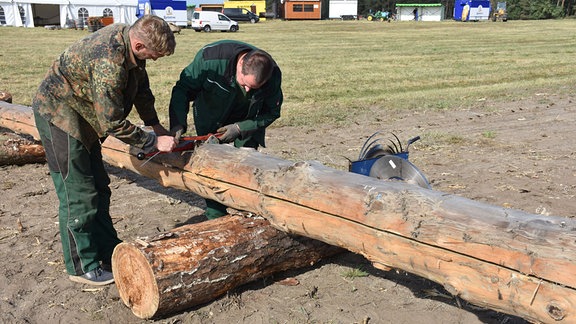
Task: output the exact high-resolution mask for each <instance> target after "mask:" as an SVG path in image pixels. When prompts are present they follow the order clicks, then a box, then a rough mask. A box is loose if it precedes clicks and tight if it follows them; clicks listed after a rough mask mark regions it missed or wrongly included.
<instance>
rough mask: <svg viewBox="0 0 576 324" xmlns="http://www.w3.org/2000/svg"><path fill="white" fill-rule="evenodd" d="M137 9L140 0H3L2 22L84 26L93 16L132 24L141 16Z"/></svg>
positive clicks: (0, 2) (29, 25)
mask: <svg viewBox="0 0 576 324" xmlns="http://www.w3.org/2000/svg"><path fill="white" fill-rule="evenodd" d="M137 9H138V0H22V1H18V0H0V25H4V26H15V27H21V26H24V27H35V26H46V25H57V26H60V27H62V28H69V27H75V26H76V27H80V28H84V27H85V26H86V25H87V20H88V17H91V16H100V17H103V16H104V17H113V18H114V22H115V23H127V24H132V23H134V22H135V21H136V19H138V17H136V13H137Z"/></svg>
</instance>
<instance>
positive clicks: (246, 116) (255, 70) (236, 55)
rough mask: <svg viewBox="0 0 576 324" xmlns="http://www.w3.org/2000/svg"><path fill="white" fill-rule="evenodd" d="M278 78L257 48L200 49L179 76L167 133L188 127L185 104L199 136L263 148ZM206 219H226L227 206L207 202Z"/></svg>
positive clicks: (226, 44) (226, 43)
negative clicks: (170, 130) (213, 136)
mask: <svg viewBox="0 0 576 324" xmlns="http://www.w3.org/2000/svg"><path fill="white" fill-rule="evenodd" d="M281 82H282V73H281V72H280V68H279V67H278V66H277V65H276V62H274V60H273V59H272V57H270V55H269V54H268V53H266V52H264V51H262V50H260V49H257V48H256V47H254V46H252V45H249V44H246V43H242V42H238V41H230V40H223V41H218V42H215V43H212V44H209V45H206V46H204V48H202V49H201V50H200V51H199V52H198V53H197V54H196V57H195V58H194V60H193V61H192V63H190V65H188V66H187V67H186V68H184V70H183V71H182V73H181V74H180V79H179V80H178V81H177V82H176V85H174V87H173V88H172V98H171V100H170V127H171V129H178V128H182V129H183V130H184V132H185V131H186V128H187V116H188V112H189V109H190V102H191V101H194V103H193V116H194V126H195V128H196V133H197V134H198V135H206V134H209V133H216V132H218V133H223V135H222V137H221V138H220V142H223V143H234V146H236V147H252V148H258V146H265V142H264V137H265V129H266V127H268V126H269V125H270V124H272V123H273V122H274V121H275V120H276V119H278V118H279V117H280V107H281V106H282V101H283V94H282V88H281ZM206 205H207V208H206V211H205V215H206V217H207V218H209V219H212V218H216V217H220V216H223V215H225V214H226V206H224V205H222V204H220V203H218V202H215V201H212V200H206Z"/></svg>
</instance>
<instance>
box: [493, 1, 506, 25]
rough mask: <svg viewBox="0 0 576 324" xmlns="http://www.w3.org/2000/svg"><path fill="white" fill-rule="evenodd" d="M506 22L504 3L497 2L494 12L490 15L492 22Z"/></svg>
mask: <svg viewBox="0 0 576 324" xmlns="http://www.w3.org/2000/svg"><path fill="white" fill-rule="evenodd" d="M498 20H500V21H503V22H506V21H508V13H506V2H498V4H496V10H494V13H493V14H492V21H498Z"/></svg>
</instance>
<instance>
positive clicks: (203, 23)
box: [190, 11, 238, 32]
mask: <svg viewBox="0 0 576 324" xmlns="http://www.w3.org/2000/svg"><path fill="white" fill-rule="evenodd" d="M190 27H192V29H194V30H195V31H197V32H201V31H205V32H210V31H212V30H220V31H231V32H235V31H238V22H237V21H234V20H232V19H230V18H228V17H227V16H226V15H225V14H222V13H220V12H216V11H194V13H193V14H192V21H191V23H190Z"/></svg>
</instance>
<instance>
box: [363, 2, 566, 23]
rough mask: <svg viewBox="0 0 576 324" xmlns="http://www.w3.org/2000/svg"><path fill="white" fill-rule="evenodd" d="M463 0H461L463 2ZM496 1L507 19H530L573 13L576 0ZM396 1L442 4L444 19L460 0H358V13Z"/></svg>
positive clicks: (384, 8) (389, 6)
mask: <svg viewBox="0 0 576 324" xmlns="http://www.w3.org/2000/svg"><path fill="white" fill-rule="evenodd" d="M464 1H465V0H462V2H464ZM498 2H506V11H507V14H508V19H511V20H519V19H523V20H531V19H557V18H564V17H568V16H573V15H574V9H575V4H576V0H508V1H498V0H491V1H490V6H491V8H492V9H495V8H496V5H497V3H498ZM398 3H419V4H420V3H422V4H431V3H440V4H442V5H443V6H444V12H445V15H446V19H449V18H451V17H452V15H453V12H454V6H455V5H458V4H459V3H460V0H416V1H412V0H407V1H402V2H400V1H391V0H358V14H359V15H363V16H366V15H367V14H368V13H369V12H371V11H372V12H375V11H378V10H381V11H387V12H394V11H395V10H396V4H398Z"/></svg>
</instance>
